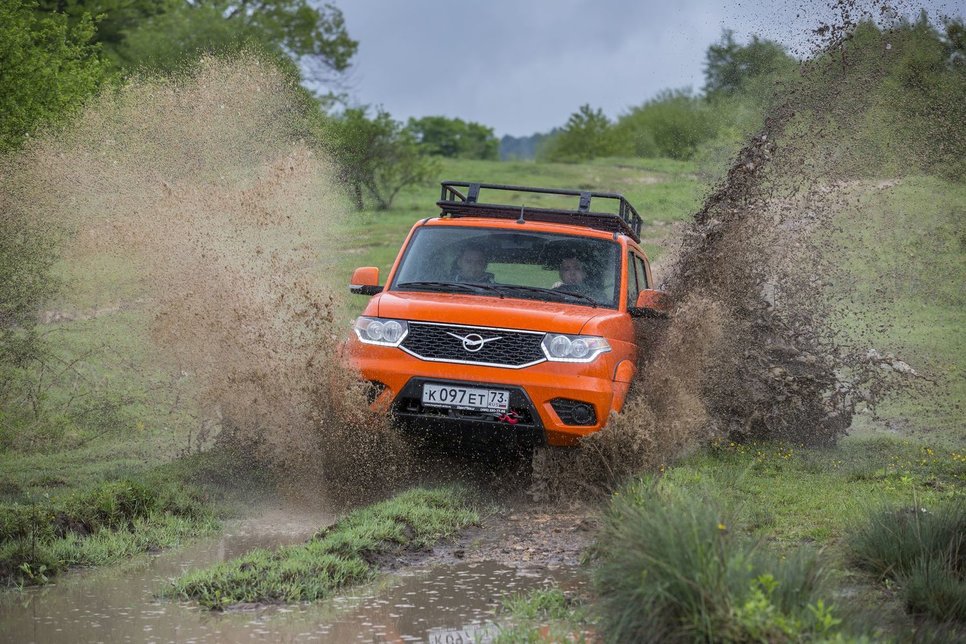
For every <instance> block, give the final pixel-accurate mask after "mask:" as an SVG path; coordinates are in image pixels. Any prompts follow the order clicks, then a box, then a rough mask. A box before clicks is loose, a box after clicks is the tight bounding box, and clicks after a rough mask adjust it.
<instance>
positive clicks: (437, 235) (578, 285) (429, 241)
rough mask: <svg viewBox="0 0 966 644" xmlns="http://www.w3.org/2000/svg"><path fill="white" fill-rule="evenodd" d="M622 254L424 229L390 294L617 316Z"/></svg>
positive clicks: (594, 244)
mask: <svg viewBox="0 0 966 644" xmlns="http://www.w3.org/2000/svg"><path fill="white" fill-rule="evenodd" d="M620 257H621V255H620V246H619V245H618V244H617V243H615V242H611V241H607V240H601V239H588V238H585V237H572V236H569V235H556V234H552V233H540V232H513V231H507V230H493V229H486V228H466V227H459V228H457V227H446V228H444V227H435V226H434V227H423V228H420V229H419V230H417V231H416V234H415V235H414V236H413V238H412V241H410V243H409V246H408V248H407V249H406V252H405V254H404V255H403V260H402V264H401V265H400V266H399V270H398V271H397V273H396V278H395V279H394V280H393V283H392V286H391V290H395V291H436V292H443V293H461V294H470V295H486V296H490V297H493V296H497V297H515V298H524V299H532V300H544V301H548V302H568V303H573V304H580V305H584V306H604V307H608V308H617V298H618V295H619V293H620V289H619V285H620Z"/></svg>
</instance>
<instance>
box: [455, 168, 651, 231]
mask: <svg viewBox="0 0 966 644" xmlns="http://www.w3.org/2000/svg"><path fill="white" fill-rule="evenodd" d="M441 186H442V189H441V190H440V195H439V201H437V202H436V205H437V206H439V208H440V210H441V213H440V215H441V216H443V215H450V216H452V217H497V218H501V219H524V220H527V221H545V222H550V223H555V224H571V225H577V226H586V227H588V228H596V229H598V230H606V231H608V232H619V233H624V234H625V235H627V236H629V237H630V238H632V239H633V240H634V241H636V242H638V243H640V241H641V226H642V225H643V223H644V221H643V220H642V219H641V216H640V215H639V214H637V210H635V209H634V206H632V205H631V204H629V203H628V202H627V199H625V198H624V195H622V194H618V193H616V192H596V191H592V190H562V189H558V188H529V187H526V186H507V185H502V184H498V183H470V182H466V181H443V182H442V183H441ZM459 188H465V189H466V194H464V193H463V192H461V191H460V190H459ZM483 189H485V190H503V191H506V192H531V193H537V194H547V195H563V196H565V197H578V199H579V201H578V202H577V209H576V210H567V209H565V208H532V207H528V206H524V205H522V204H520V205H513V204H495V203H480V202H479V197H480V190H483ZM595 197H596V198H598V199H615V200H617V201H618V202H619V204H620V205H619V210H618V212H616V213H612V212H592V211H591V210H590V202H591V199H593V198H595Z"/></svg>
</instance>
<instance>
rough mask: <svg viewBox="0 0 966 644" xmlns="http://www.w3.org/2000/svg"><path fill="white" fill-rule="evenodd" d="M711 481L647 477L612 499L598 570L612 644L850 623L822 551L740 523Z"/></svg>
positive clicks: (799, 631)
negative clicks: (790, 548) (775, 543)
mask: <svg viewBox="0 0 966 644" xmlns="http://www.w3.org/2000/svg"><path fill="white" fill-rule="evenodd" d="M715 489H717V488H716V487H713V486H712V485H711V482H710V481H708V482H706V483H705V484H699V485H685V486H681V485H676V484H675V482H674V480H673V478H671V477H665V478H664V479H663V480H660V481H643V482H641V483H639V484H637V485H636V486H633V487H632V488H631V489H630V491H629V492H628V493H626V494H624V495H623V496H621V497H620V498H618V499H616V500H615V501H614V502H613V503H612V504H611V508H610V511H609V513H608V515H607V517H606V520H605V523H604V527H603V529H602V533H601V535H600V544H599V546H598V548H597V555H598V557H599V561H598V565H597V567H596V569H595V572H594V578H595V586H596V588H597V591H598V593H599V596H600V602H599V605H598V608H599V611H600V613H601V620H602V622H601V626H602V630H603V632H604V634H605V638H606V639H609V640H612V641H709V642H710V641H730V642H746V641H767V642H776V641H800V640H805V639H813V638H819V637H826V636H829V635H832V634H834V631H835V628H836V626H837V625H838V624H839V623H840V622H841V620H840V618H839V617H838V616H837V615H836V612H835V609H834V607H833V606H832V605H831V604H830V602H829V597H830V595H829V594H828V591H827V589H826V588H825V587H824V578H825V574H824V572H823V570H822V567H821V565H820V564H819V558H818V556H817V553H816V552H814V551H812V550H807V549H799V550H797V551H796V552H795V553H789V554H788V555H787V556H781V555H780V553H777V552H775V551H774V550H773V549H771V548H769V547H768V546H767V544H766V542H765V540H764V539H763V538H761V537H755V536H753V535H750V534H749V533H747V532H745V531H743V530H741V529H739V520H738V515H737V513H736V512H735V511H734V509H732V508H729V507H728V504H727V503H726V502H724V501H722V500H719V499H718V498H717V494H716V493H715V492H713V490H715Z"/></svg>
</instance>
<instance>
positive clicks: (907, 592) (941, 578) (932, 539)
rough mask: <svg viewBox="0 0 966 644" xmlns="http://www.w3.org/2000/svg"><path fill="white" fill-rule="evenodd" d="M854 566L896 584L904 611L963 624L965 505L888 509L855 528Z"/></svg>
mask: <svg viewBox="0 0 966 644" xmlns="http://www.w3.org/2000/svg"><path fill="white" fill-rule="evenodd" d="M848 548H849V555H850V558H851V560H852V562H853V564H855V565H856V566H857V567H859V568H861V569H863V570H867V571H869V572H871V573H872V574H874V575H876V576H877V577H878V578H879V579H880V580H882V581H885V580H891V581H894V582H895V583H896V584H898V586H899V588H900V590H901V593H902V597H903V599H904V601H905V603H906V607H907V609H908V610H909V611H910V612H912V613H915V614H924V615H929V616H930V617H933V618H935V619H937V620H939V621H947V620H958V621H966V501H962V500H958V501H952V502H949V503H947V504H946V505H941V506H938V507H937V508H935V509H934V510H932V511H927V510H926V509H924V508H891V509H887V510H882V511H880V512H878V513H876V514H874V515H873V516H872V517H871V518H869V519H868V520H867V521H865V522H864V523H862V524H861V525H858V526H857V527H855V528H853V530H852V533H851V535H850V537H849V539H848Z"/></svg>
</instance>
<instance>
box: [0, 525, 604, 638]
mask: <svg viewBox="0 0 966 644" xmlns="http://www.w3.org/2000/svg"><path fill="white" fill-rule="evenodd" d="M333 519H334V517H333V516H332V515H328V514H326V513H324V512H308V513H307V512H305V511H304V510H303V509H299V510H297V511H293V510H292V509H291V508H284V507H273V508H268V509H265V510H262V511H261V512H260V513H259V514H258V515H257V516H256V517H254V518H250V519H245V520H236V521H232V522H229V523H228V524H227V525H226V529H225V532H224V533H223V534H222V535H221V536H219V537H217V538H214V539H209V540H205V541H203V542H199V543H196V544H193V545H190V546H188V547H186V548H182V549H178V550H174V551H170V552H164V553H161V554H158V555H150V556H143V557H139V558H137V559H136V560H134V561H132V562H129V563H127V564H124V565H121V566H118V567H115V568H108V569H102V570H92V571H77V572H74V573H71V574H68V575H66V576H64V577H63V578H61V579H59V580H57V581H56V582H55V583H54V584H52V585H50V586H47V587H43V588H34V589H28V590H26V591H23V592H9V593H7V594H6V595H5V596H3V597H0V615H2V622H3V624H4V628H3V630H2V632H0V641H4V642H8V641H9V642H55V643H56V642H79V641H84V642H97V641H105V642H120V641H147V642H197V641H212V642H230V641H243V640H250V641H319V640H327V641H430V642H458V641H463V642H466V641H477V640H481V639H482V640H486V639H489V637H491V636H492V635H493V634H495V633H496V629H497V626H496V625H495V624H494V618H495V615H496V611H497V609H498V606H499V602H500V599H501V598H503V597H506V596H508V595H512V594H514V593H521V592H525V591H528V590H532V589H536V588H543V587H546V586H548V585H551V584H556V585H558V586H560V587H561V588H563V589H565V590H566V589H574V588H577V587H578V586H580V585H582V584H583V580H582V578H581V576H580V574H579V572H578V571H577V568H576V564H577V558H578V556H579V552H580V550H581V549H582V547H583V546H584V545H585V544H586V543H587V541H588V537H589V535H590V534H591V533H590V531H589V527H590V526H591V525H592V522H591V520H590V519H588V518H587V516H586V515H585V514H583V513H581V512H579V511H569V512H567V511H565V512H562V513H560V514H558V513H542V512H539V511H537V510H536V509H529V510H527V509H519V510H517V511H515V512H514V511H504V512H501V513H497V514H492V515H490V516H489V517H487V518H486V519H485V520H484V522H483V525H482V526H481V527H479V528H476V529H473V530H470V531H468V532H466V533H465V534H463V535H461V537H460V538H459V539H457V540H455V541H454V542H452V543H446V544H441V545H440V546H438V547H437V548H435V549H433V550H432V551H427V552H421V553H415V554H414V555H412V556H407V557H406V558H400V559H397V560H395V561H387V562H386V566H385V568H386V569H387V570H391V572H390V573H389V574H387V575H383V576H381V577H380V579H379V580H377V581H376V582H375V583H373V584H370V585H368V586H363V587H358V588H353V589H350V590H349V591H348V592H347V593H345V594H342V595H340V596H338V597H336V598H334V599H332V600H330V601H327V602H321V603H317V604H295V605H286V606H239V607H237V608H236V609H233V610H229V611H226V612H224V613H216V612H215V613H213V612H208V611H205V610H202V609H200V608H199V607H198V606H197V605H195V604H193V603H186V602H179V601H173V600H165V599H159V598H158V594H159V593H163V591H164V589H165V588H166V587H167V586H168V583H169V582H170V580H172V579H173V578H175V577H177V576H178V575H180V574H181V573H183V572H185V571H187V570H189V569H195V568H199V567H202V566H205V565H210V564H212V563H215V562H218V561H224V560H226V559H230V558H232V557H236V556H239V555H241V554H243V553H245V552H247V551H249V550H251V549H252V548H256V547H276V546H279V545H285V544H289V543H298V542H300V541H304V540H305V539H307V538H309V537H310V536H311V535H312V534H313V533H314V532H316V531H317V530H318V528H319V527H320V526H324V525H326V524H328V523H331V522H332V520H333Z"/></svg>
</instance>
